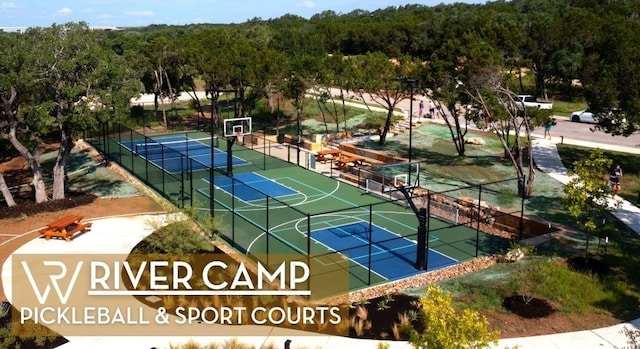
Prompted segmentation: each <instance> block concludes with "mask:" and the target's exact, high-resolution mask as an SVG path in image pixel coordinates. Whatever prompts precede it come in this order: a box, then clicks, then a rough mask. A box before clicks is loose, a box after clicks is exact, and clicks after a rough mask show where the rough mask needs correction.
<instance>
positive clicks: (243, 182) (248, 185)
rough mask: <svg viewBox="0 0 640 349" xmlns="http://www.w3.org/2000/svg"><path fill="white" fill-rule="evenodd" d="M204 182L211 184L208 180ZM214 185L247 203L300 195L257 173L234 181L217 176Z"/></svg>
mask: <svg viewBox="0 0 640 349" xmlns="http://www.w3.org/2000/svg"><path fill="white" fill-rule="evenodd" d="M204 181H205V182H207V183H210V182H209V181H208V180H207V179H204ZM213 184H214V185H215V186H216V187H218V188H220V189H221V190H224V191H225V192H227V193H228V194H229V195H232V194H233V195H234V196H235V197H236V198H238V199H240V200H242V201H245V202H251V201H256V200H264V199H265V198H266V197H267V196H270V197H275V198H277V197H282V196H287V195H293V194H298V192H297V191H296V190H293V189H291V188H288V187H285V186H284V185H282V184H280V183H278V182H276V181H274V180H272V179H270V178H267V177H264V176H261V175H259V174H257V173H255V172H246V173H241V174H237V175H234V176H233V179H232V178H231V177H227V176H216V177H214V181H213Z"/></svg>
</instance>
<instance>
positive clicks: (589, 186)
mask: <svg viewBox="0 0 640 349" xmlns="http://www.w3.org/2000/svg"><path fill="white" fill-rule="evenodd" d="M611 164H612V160H611V159H608V158H607V157H605V156H604V154H603V152H602V150H600V149H598V148H596V149H593V150H592V151H591V153H590V154H589V157H588V158H587V159H582V160H578V161H576V162H574V163H573V170H571V172H570V174H572V175H574V177H573V178H572V179H571V180H570V181H569V183H567V185H566V186H565V187H564V193H565V197H564V199H563V201H564V205H565V207H566V208H567V210H568V211H569V214H571V216H572V217H573V218H575V220H576V223H577V224H578V225H579V226H580V227H582V228H583V229H584V232H585V233H586V235H587V244H586V247H585V257H588V256H589V238H590V236H591V235H592V234H593V233H594V232H598V231H602V228H603V226H604V222H603V219H604V217H605V214H606V213H607V212H610V211H614V210H616V209H617V208H618V206H619V205H620V203H619V202H617V203H614V204H613V205H612V204H611V201H610V199H609V193H610V190H609V188H608V185H607V181H606V180H605V179H604V176H605V175H606V174H607V173H608V172H609V169H610V168H611Z"/></svg>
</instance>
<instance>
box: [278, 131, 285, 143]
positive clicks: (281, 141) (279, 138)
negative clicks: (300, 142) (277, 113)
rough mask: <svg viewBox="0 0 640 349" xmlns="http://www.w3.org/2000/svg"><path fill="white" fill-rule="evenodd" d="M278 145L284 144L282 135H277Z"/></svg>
mask: <svg viewBox="0 0 640 349" xmlns="http://www.w3.org/2000/svg"><path fill="white" fill-rule="evenodd" d="M278 143H280V144H283V143H284V133H279V134H278Z"/></svg>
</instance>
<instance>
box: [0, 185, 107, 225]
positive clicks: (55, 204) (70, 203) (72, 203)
mask: <svg viewBox="0 0 640 349" xmlns="http://www.w3.org/2000/svg"><path fill="white" fill-rule="evenodd" d="M97 198H98V197H97V196H95V195H93V194H86V193H75V192H70V193H67V194H66V197H65V198H64V199H62V200H49V201H47V202H43V203H39V204H37V203H36V202H35V201H34V199H33V198H24V197H14V200H15V201H16V205H15V206H13V207H3V208H2V210H0V219H5V218H19V217H28V216H32V215H34V214H36V213H41V212H56V211H61V210H66V209H69V208H74V207H77V206H82V205H86V204H90V203H92V202H93V201H94V200H96V199H97Z"/></svg>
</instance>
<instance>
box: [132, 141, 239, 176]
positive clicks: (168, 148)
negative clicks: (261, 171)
mask: <svg viewBox="0 0 640 349" xmlns="http://www.w3.org/2000/svg"><path fill="white" fill-rule="evenodd" d="M121 144H122V146H124V147H125V148H127V149H129V150H130V151H131V152H132V153H133V154H136V155H138V156H140V157H142V158H144V159H147V160H148V161H149V162H151V163H153V164H154V165H156V166H158V167H160V168H161V169H163V170H165V171H167V172H169V173H179V172H183V171H199V170H205V169H208V168H210V167H212V166H211V165H212V164H213V167H214V168H219V167H226V166H227V153H226V152H224V151H222V150H220V149H217V148H214V147H212V146H211V138H202V139H192V138H190V137H188V136H186V135H185V136H168V137H153V138H145V139H144V140H142V141H123V142H121ZM212 150H213V154H212V153H211V152H212ZM212 157H213V159H212ZM188 159H192V160H193V161H189V160H188ZM232 163H233V166H241V165H246V164H247V163H248V162H247V161H245V160H243V159H241V158H239V157H237V156H234V157H233V158H232Z"/></svg>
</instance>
